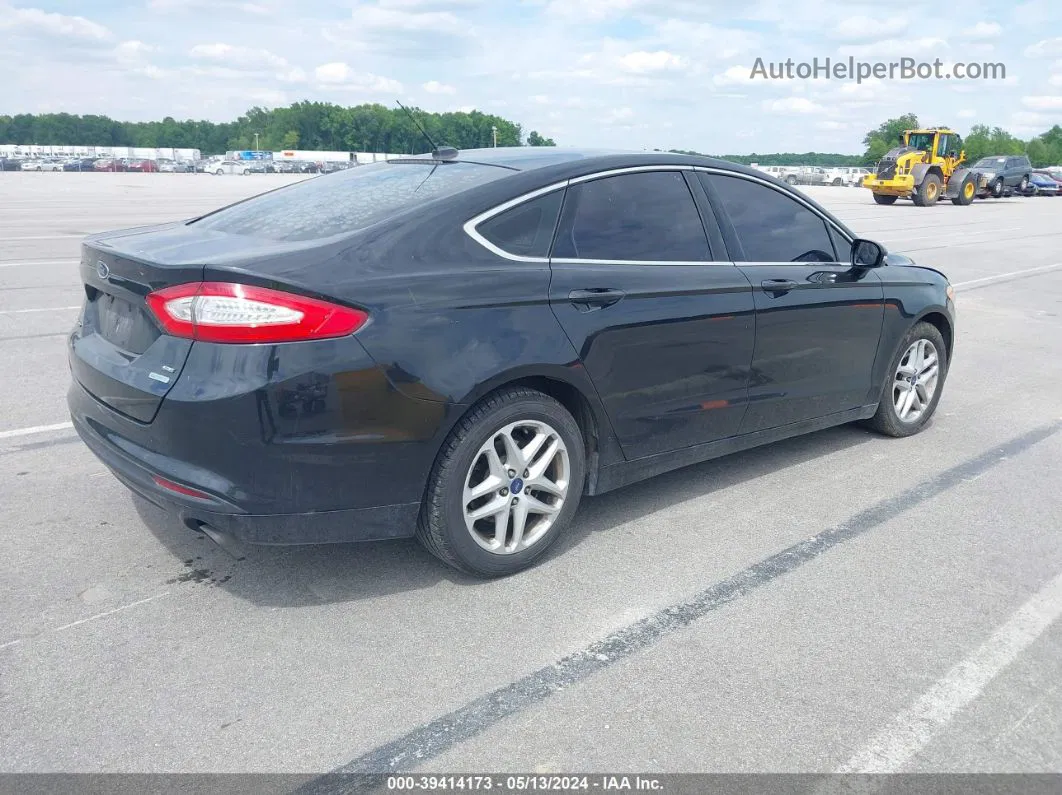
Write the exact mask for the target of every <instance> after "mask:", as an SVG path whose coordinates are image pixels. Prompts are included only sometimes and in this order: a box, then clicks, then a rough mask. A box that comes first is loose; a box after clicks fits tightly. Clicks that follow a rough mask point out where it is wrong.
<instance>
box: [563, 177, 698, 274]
mask: <svg viewBox="0 0 1062 795" xmlns="http://www.w3.org/2000/svg"><path fill="white" fill-rule="evenodd" d="M553 256H554V257H569V258H571V257H576V258H580V259H606V260H639V261H647V260H648V261H654V260H656V261H687V262H688V261H697V262H701V261H706V260H709V259H711V255H710V254H709V251H708V239H707V237H705V234H704V226H703V225H702V224H701V218H700V215H699V214H698V213H697V206H696V205H695V204H694V203H693V196H692V195H690V189H689V188H688V187H687V186H686V180H685V179H684V178H683V176H682V172H681V171H649V172H641V173H636V174H621V175H619V176H615V177H606V178H605V179H598V180H594V181H593V182H585V183H582V184H580V185H575V186H573V187H571V188H569V189H568V198H567V200H566V201H565V205H564V217H563V219H562V220H561V229H560V232H559V233H558V235H557V242H556V243H555V244H554V247H553Z"/></svg>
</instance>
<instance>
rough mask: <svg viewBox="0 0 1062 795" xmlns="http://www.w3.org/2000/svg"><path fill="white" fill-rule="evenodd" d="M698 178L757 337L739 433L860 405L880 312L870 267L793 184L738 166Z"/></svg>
mask: <svg viewBox="0 0 1062 795" xmlns="http://www.w3.org/2000/svg"><path fill="white" fill-rule="evenodd" d="M701 179H702V181H703V183H704V185H705V189H706V190H707V192H708V195H709V197H710V199H711V203H712V206H713V208H714V209H715V210H716V213H717V216H718V217H719V222H720V226H721V228H722V232H723V235H724V237H725V239H726V243H727V246H728V248H729V250H730V254H731V255H732V256H733V257H734V259H735V260H736V261H737V263H738V266H739V268H740V270H741V271H742V272H743V273H744V274H745V275H746V277H748V279H749V281H750V282H751V283H752V286H753V295H754V299H755V305H756V346H755V352H754V355H753V362H752V374H751V379H750V382H749V409H748V412H747V413H746V414H745V418H744V422H743V423H742V426H741V432H742V433H751V432H755V431H759V430H764V429H767V428H775V427H779V426H782V425H788V424H790V423H794V422H800V421H802V420H808V419H813V418H817V417H823V416H826V415H829V414H835V413H837V412H843V411H846V410H848V409H853V408H856V407H858V406H862V405H864V404H866V403H867V401H868V393H869V391H870V386H871V382H872V380H873V379H872V374H873V367H874V358H875V355H876V353H877V348H878V339H879V337H880V336H881V325H882V318H883V315H884V294H883V288H882V284H881V280H880V279H879V278H878V276H877V274H876V273H875V272H874V270H873V269H868V268H856V267H853V266H852V265H851V263H850V250H851V249H850V245H851V242H850V241H849V240H848V239H847V238H846V237H844V236H843V234H842V233H841V232H840V230H839V229H837V227H836V226H835V225H833V223H832V222H829V221H827V219H826V218H825V217H824V216H823V215H820V214H819V213H818V212H817V211H816V210H815V209H813V208H812V206H811V205H810V204H808V203H806V202H805V201H804V200H803V199H801V198H799V197H798V196H796V195H794V194H793V193H790V192H788V191H785V190H783V189H780V188H777V187H775V186H773V185H769V184H767V183H766V182H763V181H760V180H758V179H755V178H752V177H748V176H744V175H739V174H723V173H705V174H702V176H701ZM837 248H840V249H841V251H840V252H838V251H837V250H836V249H837Z"/></svg>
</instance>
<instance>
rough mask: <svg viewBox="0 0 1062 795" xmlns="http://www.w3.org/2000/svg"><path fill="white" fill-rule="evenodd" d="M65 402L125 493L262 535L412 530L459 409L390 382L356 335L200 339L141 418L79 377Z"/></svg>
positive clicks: (242, 534) (262, 538) (344, 535)
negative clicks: (243, 342)
mask: <svg viewBox="0 0 1062 795" xmlns="http://www.w3.org/2000/svg"><path fill="white" fill-rule="evenodd" d="M234 348H240V349H241V350H239V351H234V350H232V349H234ZM192 374H197V375H198V377H191V375H192ZM68 404H69V408H70V415H71V419H72V421H73V423H74V427H75V428H76V429H77V432H78V433H79V435H80V436H81V438H82V439H83V440H84V441H85V444H86V445H87V446H88V447H89V448H90V449H91V450H92V452H93V453H94V454H95V455H96V456H97V457H98V458H99V459H100V460H101V461H102V462H103V463H104V464H105V465H106V466H107V467H108V468H109V469H110V470H111V471H112V472H114V474H115V475H116V476H117V477H118V478H119V480H121V481H122V483H124V484H125V485H126V486H127V487H129V488H130V489H131V490H133V491H134V492H137V493H138V494H140V495H141V496H143V497H145V498H147V499H148V500H149V501H151V502H153V503H155V504H156V505H159V506H160V507H162V508H164V509H165V510H166V511H167V512H169V513H171V514H175V515H178V516H179V517H180V518H181V519H182V520H184V521H185V523H187V524H188V525H190V526H197V525H200V524H206V525H210V526H211V527H213V528H215V529H216V530H219V531H221V532H225V533H230V534H232V535H234V536H236V537H238V538H241V539H243V540H246V541H249V542H253V543H269V544H295V543H322V542H332V541H367V540H376V539H384V538H401V537H408V536H411V535H412V534H413V533H414V529H415V522H416V516H417V512H418V510H419V503H420V499H421V497H422V495H423V493H424V488H425V484H426V482H427V477H428V473H429V471H430V469H431V466H432V463H433V462H434V458H435V454H436V452H437V450H438V446H439V444H440V443H441V440H442V438H444V437H445V434H446V432H447V429H448V427H449V424H450V423H451V422H452V421H453V419H454V411H456V410H457V407H455V406H453V405H450V404H442V403H435V402H428V401H424V400H418V399H416V398H411V397H408V396H406V395H404V394H403V393H401V392H399V391H397V390H396V389H394V387H393V386H391V384H390V382H389V381H388V379H387V377H386V375H385V373H384V371H383V370H381V369H380V368H377V367H376V365H375V364H374V363H373V362H372V360H371V359H369V357H368V356H367V354H365V353H364V349H363V348H362V347H361V346H360V344H359V343H358V342H357V341H356V340H355V339H353V338H346V339H343V340H335V341H323V342H317V343H312V344H307V345H303V344H301V343H295V344H289V345H283V346H220V345H211V344H208V343H196V344H195V345H194V346H193V350H192V353H191V354H190V356H189V362H188V364H186V366H185V370H184V372H183V373H182V375H181V376H180V377H179V378H178V380H177V383H176V385H175V386H174V388H173V390H172V391H171V392H170V393H169V395H168V396H167V397H166V399H165V400H164V401H163V402H162V404H161V406H160V408H159V411H158V413H157V415H156V416H155V418H154V420H153V421H152V422H150V423H146V422H140V421H137V420H134V419H132V418H130V417H127V416H125V415H123V414H120V413H118V412H116V411H115V410H114V409H112V408H110V407H109V406H107V405H105V404H104V403H103V402H101V401H100V400H99V399H98V398H97V397H95V396H94V395H93V394H90V393H89V392H88V391H87V390H86V389H85V388H84V387H83V386H82V385H81V384H80V383H78V382H77V381H76V380H74V382H73V383H72V384H71V386H70V389H69V392H68ZM156 478H161V479H162V480H163V484H161V485H160V483H159V482H158V481H157V480H156ZM173 486H177V487H178V489H179V491H175V490H174V489H173ZM184 491H190V492H191V493H183V492H184Z"/></svg>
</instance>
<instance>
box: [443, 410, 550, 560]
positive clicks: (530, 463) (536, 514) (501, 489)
mask: <svg viewBox="0 0 1062 795" xmlns="http://www.w3.org/2000/svg"><path fill="white" fill-rule="evenodd" d="M570 482H571V462H570V460H569V457H568V448H567V447H566V446H565V444H564V440H563V439H561V436H560V434H559V433H558V432H557V431H556V430H555V429H554V428H552V427H550V426H549V425H548V424H547V423H545V422H541V421H538V420H520V421H517V422H512V423H509V424H508V425H506V426H505V427H503V428H501V429H499V430H498V431H495V432H494V433H493V434H491V437H490V438H489V439H488V440H487V441H486V442H484V443H483V445H482V446H481V447H480V448H479V451H478V452H477V453H476V455H475V457H474V458H473V459H472V465H471V466H470V467H469V470H468V474H467V475H466V476H465V481H464V489H463V494H462V497H461V508H462V512H463V514H464V517H465V526H466V527H467V528H468V532H469V534H470V535H471V536H472V538H473V540H475V542H476V543H477V544H479V546H481V547H482V548H483V549H485V550H487V551H488V552H493V553H494V554H497V555H511V554H513V553H516V552H520V551H522V550H525V549H527V548H528V547H531V546H533V545H534V544H536V543H537V542H539V541H541V540H542V538H543V537H544V536H545V535H546V534H547V533H548V532H549V529H550V528H551V527H552V526H553V523H554V521H555V520H556V518H557V515H558V514H559V513H560V510H561V508H562V507H563V506H564V501H565V499H566V498H567V496H568V487H569V484H570Z"/></svg>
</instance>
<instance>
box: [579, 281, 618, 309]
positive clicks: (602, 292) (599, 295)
mask: <svg viewBox="0 0 1062 795" xmlns="http://www.w3.org/2000/svg"><path fill="white" fill-rule="evenodd" d="M625 295H626V293H625V292H623V290H613V289H610V288H607V287H594V288H591V289H589V290H572V291H571V292H570V293H568V300H569V301H571V302H572V303H573V304H575V305H576V306H577V307H578V308H579V309H580V310H581V311H583V312H589V311H590V310H591V309H604V308H605V307H606V306H612V305H613V304H615V303H618V302H619V301H620V300H621V299H622V298H623V296H625Z"/></svg>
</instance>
